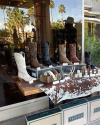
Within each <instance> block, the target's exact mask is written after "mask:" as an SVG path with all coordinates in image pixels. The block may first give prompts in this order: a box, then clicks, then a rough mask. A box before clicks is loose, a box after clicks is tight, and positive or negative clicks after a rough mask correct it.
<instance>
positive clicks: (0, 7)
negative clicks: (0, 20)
mask: <svg viewBox="0 0 100 125" xmlns="http://www.w3.org/2000/svg"><path fill="white" fill-rule="evenodd" d="M0 9H2V10H3V16H4V24H5V23H6V21H5V14H4V10H5V9H6V6H2V5H1V6H0ZM5 29H6V26H5Z"/></svg>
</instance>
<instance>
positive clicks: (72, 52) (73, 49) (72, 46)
mask: <svg viewBox="0 0 100 125" xmlns="http://www.w3.org/2000/svg"><path fill="white" fill-rule="evenodd" d="M69 48H70V61H71V62H72V63H77V62H78V63H80V64H81V63H82V62H81V61H80V60H79V59H78V58H77V56H76V44H75V43H73V44H69Z"/></svg>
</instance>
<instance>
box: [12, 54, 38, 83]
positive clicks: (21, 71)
mask: <svg viewBox="0 0 100 125" xmlns="http://www.w3.org/2000/svg"><path fill="white" fill-rule="evenodd" d="M14 57H15V61H16V64H17V68H18V77H19V78H21V79H23V80H25V81H28V82H29V83H32V82H33V80H36V78H33V77H31V76H30V75H29V74H28V73H27V70H26V62H25V53H24V52H21V53H14Z"/></svg>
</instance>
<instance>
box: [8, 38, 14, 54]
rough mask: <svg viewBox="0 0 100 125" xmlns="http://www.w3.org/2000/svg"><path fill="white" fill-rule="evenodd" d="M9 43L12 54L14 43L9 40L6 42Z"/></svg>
mask: <svg viewBox="0 0 100 125" xmlns="http://www.w3.org/2000/svg"><path fill="white" fill-rule="evenodd" d="M7 41H8V42H9V43H10V48H11V50H12V52H14V48H15V47H14V42H13V41H11V40H7Z"/></svg>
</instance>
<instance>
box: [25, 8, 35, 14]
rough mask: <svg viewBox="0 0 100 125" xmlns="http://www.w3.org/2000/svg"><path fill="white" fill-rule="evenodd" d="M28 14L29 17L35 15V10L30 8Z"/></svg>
mask: <svg viewBox="0 0 100 125" xmlns="http://www.w3.org/2000/svg"><path fill="white" fill-rule="evenodd" d="M27 13H28V15H29V16H30V15H34V8H33V7H31V8H29V9H28V11H27Z"/></svg>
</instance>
